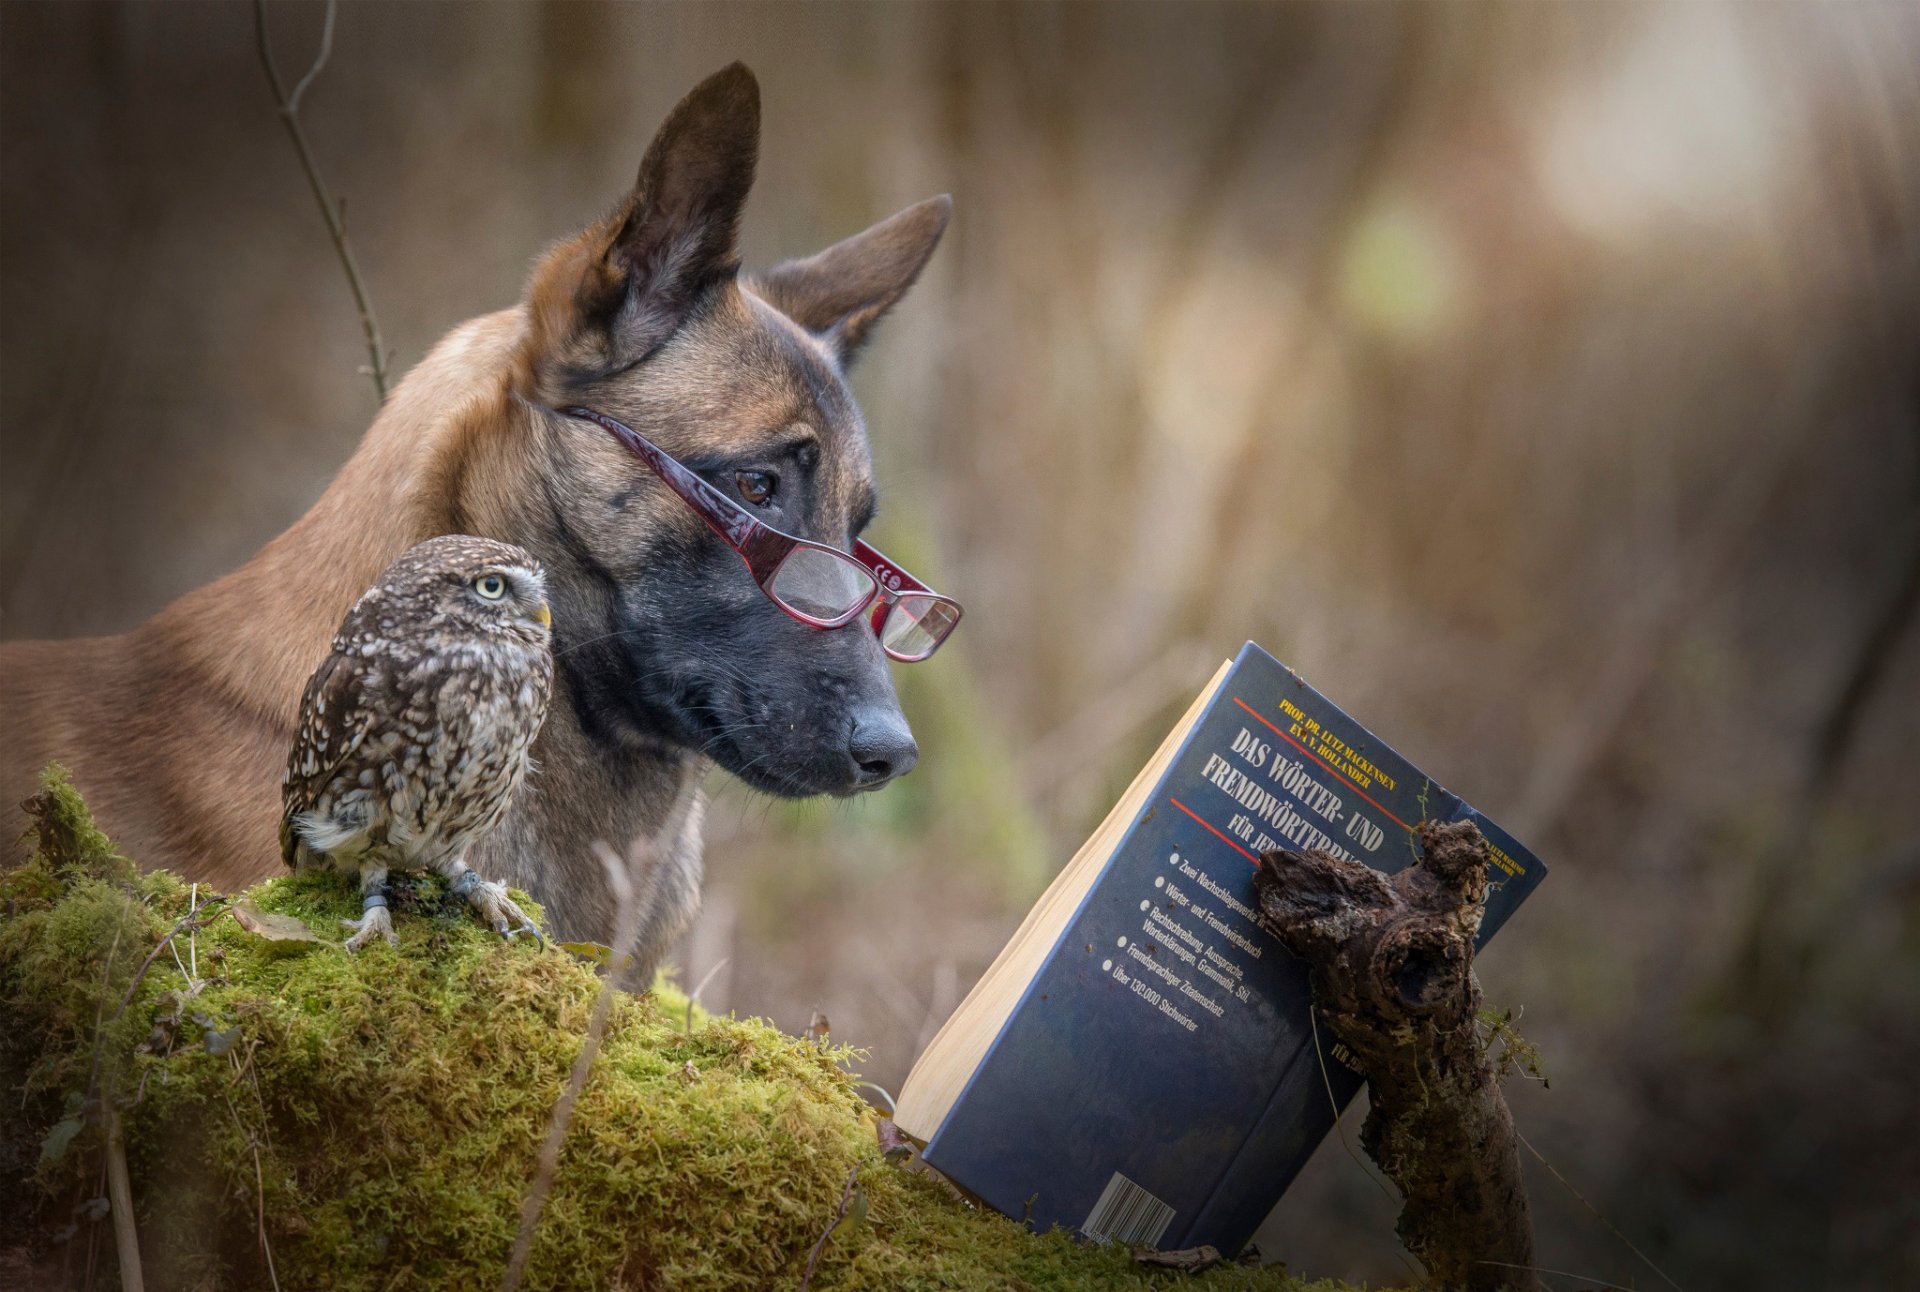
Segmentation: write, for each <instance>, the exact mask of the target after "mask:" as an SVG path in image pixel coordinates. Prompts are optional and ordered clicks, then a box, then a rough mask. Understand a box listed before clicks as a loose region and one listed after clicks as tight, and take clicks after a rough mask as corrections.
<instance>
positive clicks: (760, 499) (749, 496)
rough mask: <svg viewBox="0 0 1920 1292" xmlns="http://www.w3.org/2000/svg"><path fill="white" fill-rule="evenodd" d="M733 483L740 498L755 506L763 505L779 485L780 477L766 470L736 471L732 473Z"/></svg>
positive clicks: (769, 499) (768, 500) (769, 500)
mask: <svg viewBox="0 0 1920 1292" xmlns="http://www.w3.org/2000/svg"><path fill="white" fill-rule="evenodd" d="M733 484H734V487H735V488H737V489H738V490H739V491H740V496H741V497H742V498H745V499H746V500H747V501H748V502H750V503H752V504H753V505H754V506H756V507H764V506H766V505H767V504H768V503H769V502H771V501H772V500H773V492H774V490H776V489H778V488H779V487H780V477H779V476H776V475H773V474H771V473H770V472H766V471H736V472H734V473H733Z"/></svg>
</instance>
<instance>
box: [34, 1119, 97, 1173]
mask: <svg viewBox="0 0 1920 1292" xmlns="http://www.w3.org/2000/svg"><path fill="white" fill-rule="evenodd" d="M85 1126H86V1123H85V1122H82V1121H81V1120H80V1119H79V1118H78V1117H63V1118H61V1119H60V1120H59V1121H57V1122H55V1123H54V1124H53V1129H52V1130H50V1131H48V1132H47V1137H46V1138H45V1139H44V1140H42V1141H40V1160H41V1161H42V1162H58V1161H59V1160H60V1159H61V1158H63V1157H65V1156H66V1155H67V1146H68V1145H70V1144H72V1143H73V1137H74V1136H75V1135H78V1134H79V1133H80V1132H81V1130H83V1129H84V1128H85Z"/></svg>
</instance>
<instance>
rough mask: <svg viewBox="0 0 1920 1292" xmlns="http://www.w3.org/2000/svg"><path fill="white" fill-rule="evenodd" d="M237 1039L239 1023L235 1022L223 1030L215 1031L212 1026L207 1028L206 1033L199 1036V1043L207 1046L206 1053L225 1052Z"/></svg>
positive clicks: (238, 1036) (238, 1037)
mask: <svg viewBox="0 0 1920 1292" xmlns="http://www.w3.org/2000/svg"><path fill="white" fill-rule="evenodd" d="M239 1039H240V1024H238V1023H235V1024H234V1025H233V1026H232V1027H230V1028H228V1029H227V1030H226V1031H224V1032H216V1031H214V1030H213V1029H212V1028H208V1029H207V1033H206V1035H205V1036H202V1037H201V1038H200V1044H202V1045H204V1046H206V1047H207V1053H208V1054H225V1053H226V1052H227V1051H228V1050H231V1049H232V1048H233V1043H234V1042H235V1041H237V1040H239Z"/></svg>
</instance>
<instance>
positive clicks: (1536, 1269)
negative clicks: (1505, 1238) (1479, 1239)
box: [1474, 1261, 1620, 1292]
mask: <svg viewBox="0 0 1920 1292" xmlns="http://www.w3.org/2000/svg"><path fill="white" fill-rule="evenodd" d="M1474 1264H1475V1265H1495V1266H1498V1267H1499V1268H1501V1269H1503V1270H1531V1271H1532V1272H1533V1273H1535V1274H1558V1275H1559V1276H1560V1277H1561V1278H1563V1279H1579V1280H1580V1281H1581V1282H1582V1283H1591V1284H1593V1285H1594V1286H1595V1287H1598V1288H1604V1289H1607V1292H1616V1290H1617V1289H1618V1288H1619V1287H1620V1285H1619V1284H1618V1283H1615V1282H1614V1281H1613V1280H1612V1279H1597V1278H1595V1277H1593V1275H1591V1274H1575V1273H1574V1272H1573V1271H1572V1270H1550V1269H1548V1268H1547V1267H1546V1266H1544V1265H1515V1264H1514V1263H1513V1262H1512V1261H1475V1262H1474Z"/></svg>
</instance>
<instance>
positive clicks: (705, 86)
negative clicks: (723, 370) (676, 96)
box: [527, 63, 760, 384]
mask: <svg viewBox="0 0 1920 1292" xmlns="http://www.w3.org/2000/svg"><path fill="white" fill-rule="evenodd" d="M759 148H760V84H759V82H758V81H756V80H755V79H754V76H753V73H752V72H750V71H748V70H747V68H746V66H745V65H744V64H742V63H734V64H731V65H730V66H728V67H725V68H722V69H721V70H720V71H718V72H715V73H714V74H713V75H712V76H709V77H708V78H707V79H706V80H704V81H702V82H700V84H699V85H697V86H695V87H694V88H693V90H692V92H691V93H689V94H688V95H687V97H686V98H684V99H682V100H680V102H679V104H678V105H676V106H675V108H674V109H673V111H672V112H671V113H669V114H668V115H667V119H666V121H665V123H663V124H662V125H661V127H660V129H659V131H658V132H657V133H656V134H655V135H654V137H653V142H652V143H650V144H648V145H647V154H646V156H645V158H643V159H642V160H641V162H640V176H639V178H638V179H637V180H636V181H635V182H634V186H633V191H632V192H631V193H629V194H628V195H627V197H626V198H625V200H623V201H622V202H621V204H620V206H619V208H618V209H616V210H615V211H614V212H613V214H612V215H610V216H608V217H607V218H606V219H604V220H602V221H600V223H598V224H596V225H594V226H593V227H592V228H590V229H588V230H586V231H585V232H584V233H582V234H581V235H579V236H578V237H576V238H573V239H570V240H569V241H567V242H565V243H563V244H561V245H560V246H559V247H557V248H555V249H554V250H553V251H552V252H551V253H549V254H548V255H547V256H546V257H545V258H544V259H543V260H542V261H541V263H540V265H539V266H538V268H536V269H535V270H534V275H533V282H532V285H531V286H530V287H529V289H528V293H527V303H528V308H529V312H530V314H531V315H532V322H533V338H532V340H533V345H534V353H533V355H532V358H533V360H534V362H535V364H536V366H537V367H539V368H540V369H542V375H543V376H546V377H549V378H554V379H557V380H559V381H560V382H561V383H563V384H570V383H574V382H579V381H583V380H591V379H593V378H594V377H597V376H601V375H604V374H606V373H609V372H612V371H615V370H617V369H620V368H624V367H628V366H631V365H632V364H635V363H638V362H639V361H640V360H642V359H644V358H646V357H647V356H648V355H649V354H651V353H653V351H654V350H655V349H657V348H658V347H659V346H660V344H661V343H662V342H664V341H665V340H666V339H667V338H668V337H670V336H672V335H673V333H674V331H675V329H677V328H678V327H679V326H680V324H681V323H682V322H684V321H685V320H686V317H687V315H688V313H689V312H691V310H692V309H693V307H694V306H695V305H696V304H698V303H699V301H700V298H701V297H702V296H703V295H704V294H705V293H706V292H707V291H708V290H709V289H710V288H712V287H713V286H714V285H715V284H717V283H721V282H725V281H727V280H730V279H731V278H733V276H734V275H735V273H737V272H738V271H739V268H740V253H739V230H740V213H741V210H742V208H744V207H745V205H746V201H747V191H748V190H749V189H750V188H752V187H753V170H754V162H755V160H756V158H757V156H758V153H759Z"/></svg>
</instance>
